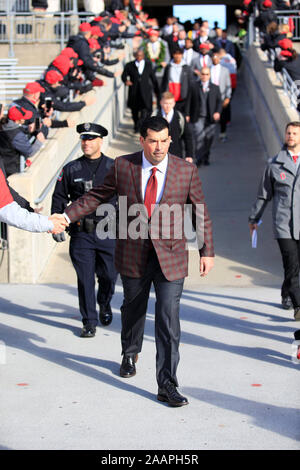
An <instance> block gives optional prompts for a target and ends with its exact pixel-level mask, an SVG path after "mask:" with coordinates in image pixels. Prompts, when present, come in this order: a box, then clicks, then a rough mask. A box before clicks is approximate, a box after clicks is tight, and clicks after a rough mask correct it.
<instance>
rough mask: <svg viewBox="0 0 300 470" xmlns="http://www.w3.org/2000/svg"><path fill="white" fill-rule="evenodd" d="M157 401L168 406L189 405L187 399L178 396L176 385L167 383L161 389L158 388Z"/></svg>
mask: <svg viewBox="0 0 300 470" xmlns="http://www.w3.org/2000/svg"><path fill="white" fill-rule="evenodd" d="M157 399H158V401H163V402H166V403H168V404H169V405H170V406H184V405H188V404H189V402H188V399H187V398H185V397H183V396H182V395H180V393H179V392H178V391H177V388H176V385H175V384H173V383H172V382H167V383H166V384H165V385H164V386H163V387H159V388H158V394H157Z"/></svg>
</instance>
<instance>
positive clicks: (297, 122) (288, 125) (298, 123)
mask: <svg viewBox="0 0 300 470" xmlns="http://www.w3.org/2000/svg"><path fill="white" fill-rule="evenodd" d="M290 126H291V127H300V121H292V122H289V123H288V124H287V125H286V127H285V130H287V128H288V127H290Z"/></svg>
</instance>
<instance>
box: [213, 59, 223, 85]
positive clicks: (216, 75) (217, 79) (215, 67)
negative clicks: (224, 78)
mask: <svg viewBox="0 0 300 470" xmlns="http://www.w3.org/2000/svg"><path fill="white" fill-rule="evenodd" d="M220 73H221V65H220V64H217V65H212V66H211V69H210V79H211V81H212V83H213V84H214V85H219V84H220Z"/></svg>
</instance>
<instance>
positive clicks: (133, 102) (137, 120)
mask: <svg viewBox="0 0 300 470" xmlns="http://www.w3.org/2000/svg"><path fill="white" fill-rule="evenodd" d="M121 78H122V81H123V82H124V83H125V85H126V86H128V87H129V93H128V101H127V105H128V108H130V109H131V112H132V119H133V121H134V131H135V132H138V130H139V128H140V125H141V122H142V121H143V120H144V119H145V118H146V117H147V116H150V115H151V113H152V95H153V92H155V94H156V96H157V100H158V101H159V95H160V93H159V87H158V82H157V78H156V76H155V73H154V70H153V67H152V64H151V62H150V61H149V60H145V53H144V51H143V50H138V51H137V52H136V54H135V60H133V61H132V62H128V63H127V64H126V65H125V67H124V70H123V73H122V76H121Z"/></svg>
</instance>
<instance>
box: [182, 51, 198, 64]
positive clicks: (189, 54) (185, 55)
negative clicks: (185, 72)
mask: <svg viewBox="0 0 300 470" xmlns="http://www.w3.org/2000/svg"><path fill="white" fill-rule="evenodd" d="M193 52H195V51H194V50H193V48H192V47H191V48H190V49H185V50H184V53H183V59H184V61H185V62H186V63H187V64H188V65H190V64H191V62H192V58H193V55H194V54H193Z"/></svg>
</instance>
